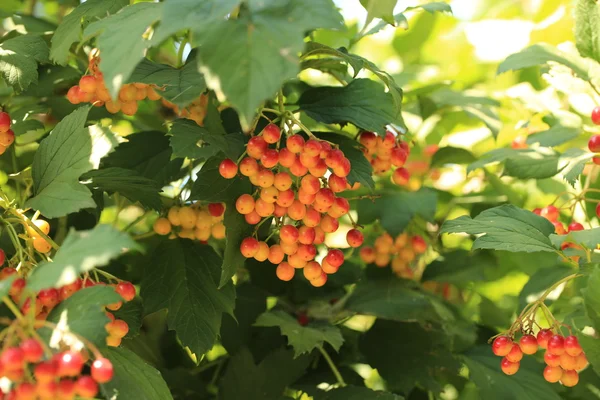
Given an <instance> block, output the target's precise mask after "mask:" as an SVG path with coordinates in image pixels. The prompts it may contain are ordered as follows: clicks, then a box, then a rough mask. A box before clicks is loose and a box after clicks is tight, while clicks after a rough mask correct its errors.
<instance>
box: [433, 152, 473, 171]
mask: <svg viewBox="0 0 600 400" xmlns="http://www.w3.org/2000/svg"><path fill="white" fill-rule="evenodd" d="M475 160H476V158H475V156H474V155H473V153H471V152H470V151H469V150H466V149H462V148H460V147H442V148H441V149H439V150H438V151H436V152H435V154H434V155H433V157H432V158H431V167H432V168H433V167H439V166H441V165H445V164H470V163H472V162H474V161H475Z"/></svg>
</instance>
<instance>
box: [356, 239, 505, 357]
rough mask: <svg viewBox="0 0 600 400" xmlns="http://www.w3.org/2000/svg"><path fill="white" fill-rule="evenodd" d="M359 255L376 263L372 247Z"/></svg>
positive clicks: (369, 261) (364, 259)
mask: <svg viewBox="0 0 600 400" xmlns="http://www.w3.org/2000/svg"><path fill="white" fill-rule="evenodd" d="M359 254H360V258H361V260H363V262H364V263H366V264H371V263H373V262H374V261H375V250H374V249H373V248H372V247H363V248H361V249H360V253H359ZM509 351H510V350H509Z"/></svg>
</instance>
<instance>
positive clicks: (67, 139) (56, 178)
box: [26, 107, 118, 218]
mask: <svg viewBox="0 0 600 400" xmlns="http://www.w3.org/2000/svg"><path fill="white" fill-rule="evenodd" d="M88 111H89V108H88V107H80V108H78V109H77V110H75V111H73V113H71V114H69V115H68V116H67V117H66V118H65V119H63V120H62V121H60V122H59V123H58V124H57V125H56V127H55V128H54V130H52V132H51V133H50V135H49V136H48V137H47V138H45V139H44V140H43V141H42V142H41V144H40V147H39V149H38V150H37V151H36V152H35V157H34V159H33V165H32V167H31V169H32V176H33V191H34V197H32V198H30V199H29V200H27V203H26V206H27V207H32V208H34V209H36V210H40V211H41V212H42V214H43V215H45V216H46V217H48V218H54V217H61V216H64V215H67V214H69V213H72V212H76V211H79V210H81V209H83V208H88V207H90V208H94V207H96V203H94V201H93V200H92V193H91V192H90V191H89V189H88V188H87V187H85V185H82V184H81V183H79V177H80V176H81V175H82V174H83V173H85V172H87V171H89V170H91V169H93V168H97V167H98V164H99V162H100V158H102V157H104V156H105V155H106V154H107V153H108V152H110V151H111V150H112V149H113V148H114V147H116V146H117V144H118V142H117V139H116V137H115V136H114V135H113V133H112V132H110V131H109V130H107V129H104V128H100V127H98V126H95V125H93V126H89V127H87V128H84V125H85V121H86V118H87V115H88Z"/></svg>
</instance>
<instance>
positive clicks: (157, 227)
mask: <svg viewBox="0 0 600 400" xmlns="http://www.w3.org/2000/svg"><path fill="white" fill-rule="evenodd" d="M224 212H225V206H224V205H223V204H222V203H211V204H209V205H207V206H200V204H199V203H196V204H194V205H192V206H190V207H188V206H183V207H177V206H174V207H171V208H170V209H169V211H168V212H167V217H166V218H165V217H161V218H159V219H157V220H156V222H155V223H154V232H156V233H158V234H159V235H168V234H171V237H172V238H175V237H180V238H185V239H197V240H200V241H202V242H206V241H207V240H208V239H210V238H211V237H213V238H215V239H224V238H225V225H223V214H224Z"/></svg>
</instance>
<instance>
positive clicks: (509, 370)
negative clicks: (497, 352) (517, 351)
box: [500, 357, 521, 375]
mask: <svg viewBox="0 0 600 400" xmlns="http://www.w3.org/2000/svg"><path fill="white" fill-rule="evenodd" d="M520 366H521V363H519V362H511V361H509V360H508V359H507V358H506V357H505V358H503V359H502V361H501V362H500V368H501V369H502V372H504V373H505V374H506V375H514V374H516V373H517V371H519V367H520Z"/></svg>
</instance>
